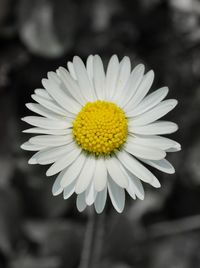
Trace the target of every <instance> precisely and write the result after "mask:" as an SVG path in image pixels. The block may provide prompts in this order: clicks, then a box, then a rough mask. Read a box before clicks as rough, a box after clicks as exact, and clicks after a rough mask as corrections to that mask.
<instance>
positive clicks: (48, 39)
mask: <svg viewBox="0 0 200 268" xmlns="http://www.w3.org/2000/svg"><path fill="white" fill-rule="evenodd" d="M18 17H19V32H20V36H21V38H22V40H23V42H24V43H25V44H26V46H27V47H28V48H29V49H30V51H31V52H33V53H36V54H39V55H42V56H46V57H58V56H60V55H61V54H63V52H64V50H65V45H64V44H63V43H62V42H61V41H60V40H58V36H57V33H56V29H55V28H54V18H53V5H52V1H50V0H34V1H32V0H22V1H21V4H20V6H19V14H18ZM65 18H67V16H66V14H65ZM63 23H65V22H64V21H63ZM69 38H70V36H69Z"/></svg>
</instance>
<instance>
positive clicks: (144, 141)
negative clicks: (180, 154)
mask: <svg viewBox="0 0 200 268" xmlns="http://www.w3.org/2000/svg"><path fill="white" fill-rule="evenodd" d="M127 141H130V142H133V143H137V144H141V145H143V146H147V147H155V148H158V149H161V150H165V151H166V150H168V149H170V148H177V146H178V145H179V143H177V142H176V141H174V140H171V139H168V138H166V137H162V136H156V135H138V134H135V135H133V136H131V135H129V137H128V139H127Z"/></svg>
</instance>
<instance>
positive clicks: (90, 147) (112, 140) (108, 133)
mask: <svg viewBox="0 0 200 268" xmlns="http://www.w3.org/2000/svg"><path fill="white" fill-rule="evenodd" d="M127 132H128V125H127V118H126V116H125V113H124V111H123V110H122V109H121V108H119V107H118V106H117V105H116V104H114V103H112V102H107V101H96V102H88V103H87V104H86V105H85V106H84V107H83V108H82V109H81V111H80V112H79V113H78V115H77V116H76V118H75V120H74V122H73V135H74V138H75V140H76V142H77V144H78V145H79V146H81V147H82V148H83V149H84V150H85V151H87V152H89V153H93V154H96V155H107V154H110V153H112V152H113V151H114V150H115V149H118V148H120V147H121V146H122V145H123V144H124V142H125V141H126V137H127Z"/></svg>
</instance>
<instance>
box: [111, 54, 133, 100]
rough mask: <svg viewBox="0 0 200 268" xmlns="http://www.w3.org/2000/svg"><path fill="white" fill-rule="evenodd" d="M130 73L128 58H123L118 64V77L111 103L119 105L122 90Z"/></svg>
mask: <svg viewBox="0 0 200 268" xmlns="http://www.w3.org/2000/svg"><path fill="white" fill-rule="evenodd" d="M130 72H131V62H130V59H129V57H126V56H125V57H124V58H123V59H122V61H121V62H120V64H119V76H118V79H117V84H116V90H115V93H114V96H113V102H117V103H119V101H120V100H121V98H122V96H123V94H124V88H125V86H126V84H127V82H128V79H129V77H130Z"/></svg>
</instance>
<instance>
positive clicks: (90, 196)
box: [85, 181, 97, 206]
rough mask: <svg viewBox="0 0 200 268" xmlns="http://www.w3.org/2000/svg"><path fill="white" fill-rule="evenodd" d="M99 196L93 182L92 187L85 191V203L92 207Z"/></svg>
mask: <svg viewBox="0 0 200 268" xmlns="http://www.w3.org/2000/svg"><path fill="white" fill-rule="evenodd" d="M96 196H97V191H96V190H95V188H94V182H93V181H91V183H90V186H89V187H88V188H87V189H86V191H85V202H86V204H87V205H88V206H91V205H92V204H93V203H94V201H95V199H96Z"/></svg>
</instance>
